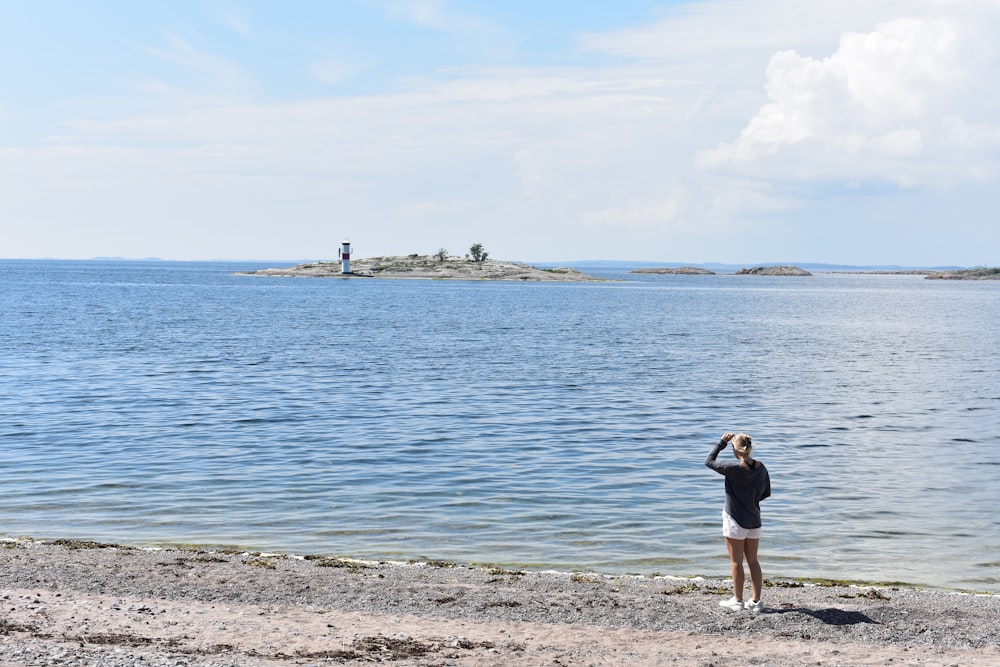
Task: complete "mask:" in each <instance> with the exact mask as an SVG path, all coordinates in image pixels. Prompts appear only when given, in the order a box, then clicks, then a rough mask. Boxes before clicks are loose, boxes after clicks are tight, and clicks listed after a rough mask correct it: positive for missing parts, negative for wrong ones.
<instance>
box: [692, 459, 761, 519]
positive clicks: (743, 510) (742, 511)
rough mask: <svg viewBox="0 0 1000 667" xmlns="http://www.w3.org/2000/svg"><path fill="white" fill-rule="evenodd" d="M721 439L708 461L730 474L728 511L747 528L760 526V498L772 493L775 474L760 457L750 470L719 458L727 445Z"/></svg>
mask: <svg viewBox="0 0 1000 667" xmlns="http://www.w3.org/2000/svg"><path fill="white" fill-rule="evenodd" d="M726 444H727V443H725V442H722V441H721V440H720V441H719V444H717V445H716V446H715V447H714V448H713V449H712V451H711V452H710V453H709V455H708V458H707V459H705V465H706V466H708V467H709V468H711V469H712V470H714V471H715V472H717V473H719V474H720V475H723V476H724V477H725V478H726V514H728V515H729V516H731V517H733V520H734V521H735V522H736V523H738V524H740V525H741V526H742V527H744V528H760V526H761V522H760V501H762V500H764V499H765V498H768V497H770V495H771V477H770V475H768V474H767V468H765V467H764V464H763V463H761V462H760V461H756V460H755V461H754V467H753V470H747V469H746V468H744V467H743V466H742V465H740V462H739V461H738V460H737V461H727V462H722V461H718V460H717V458H718V456H719V452H721V451H722V450H723V449H725V448H726Z"/></svg>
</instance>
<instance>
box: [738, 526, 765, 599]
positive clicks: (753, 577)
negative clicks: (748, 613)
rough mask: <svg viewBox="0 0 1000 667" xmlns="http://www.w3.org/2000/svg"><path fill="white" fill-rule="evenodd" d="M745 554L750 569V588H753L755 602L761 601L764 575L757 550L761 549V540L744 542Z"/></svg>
mask: <svg viewBox="0 0 1000 667" xmlns="http://www.w3.org/2000/svg"><path fill="white" fill-rule="evenodd" d="M744 542H745V544H744V546H743V554H744V555H745V556H746V559H747V567H748V568H750V586H751V587H752V588H753V599H754V602H759V601H760V594H761V591H762V590H763V589H764V574H763V573H762V572H761V569H760V561H759V560H757V550H758V549H759V548H760V540H759V539H758V540H751V539H749V538H748V539H746V540H744Z"/></svg>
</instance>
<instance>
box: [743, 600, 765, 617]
mask: <svg viewBox="0 0 1000 667" xmlns="http://www.w3.org/2000/svg"><path fill="white" fill-rule="evenodd" d="M746 608H747V609H749V610H750V613H751V614H759V613H760V612H762V611H764V601H763V600H757V601H756V602H754V601H753V600H751V601H750V602H747V603H746Z"/></svg>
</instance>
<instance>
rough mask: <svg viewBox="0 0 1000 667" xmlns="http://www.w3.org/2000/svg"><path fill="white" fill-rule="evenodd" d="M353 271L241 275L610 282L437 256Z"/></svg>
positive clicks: (373, 261)
mask: <svg viewBox="0 0 1000 667" xmlns="http://www.w3.org/2000/svg"><path fill="white" fill-rule="evenodd" d="M350 266H351V273H348V274H345V273H343V272H342V267H341V264H340V262H311V263H306V264H299V265H297V266H293V267H288V268H274V269H259V270H257V271H246V272H241V273H238V274H237V275H245V276H246V275H250V276H270V277H292V278H395V279H425V280H426V279H430V280H506V281H531V282H595V281H599V282H609V280H608V279H606V278H598V277H597V276H592V275H589V274H587V273H583V272H582V271H577V270H576V269H572V268H568V267H557V268H552V269H539V268H537V267H534V266H531V265H529V264H521V263H519V262H505V261H500V260H495V259H485V260H483V261H481V262H477V261H474V260H471V259H462V258H460V257H446V258H440V257H438V256H436V255H409V256H406V257H367V258H363V259H357V260H352V261H351V265H350Z"/></svg>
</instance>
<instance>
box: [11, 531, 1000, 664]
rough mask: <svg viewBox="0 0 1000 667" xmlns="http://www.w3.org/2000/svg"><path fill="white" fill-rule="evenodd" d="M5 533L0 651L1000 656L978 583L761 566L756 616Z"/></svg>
mask: <svg viewBox="0 0 1000 667" xmlns="http://www.w3.org/2000/svg"><path fill="white" fill-rule="evenodd" d="M3 546H4V547H5V548H2V549H0V601H2V602H3V607H2V609H3V613H2V614H0V665H111V666H116V667H126V666H127V667H133V666H138V665H146V666H166V665H170V666H172V667H174V666H178V665H191V666H193V665H199V666H206V667H207V666H210V665H211V666H223V665H368V664H372V663H378V664H387V665H413V666H431V665H435V666H437V665H448V666H453V665H454V666H468V667H476V666H483V665H581V666H583V665H663V664H679V665H774V666H790V665H883V664H899V665H910V664H915V665H963V666H967V665H996V664H1000V620H998V619H1000V596H996V595H988V594H975V593H957V592H951V591H942V590H920V589H915V588H909V587H904V586H893V585H881V586H859V585H847V584H833V583H824V582H802V581H791V580H785V581H768V582H767V583H768V585H767V588H766V591H765V602H766V605H767V606H766V608H765V610H764V611H763V612H762V613H760V614H751V613H749V612H746V611H744V612H729V611H726V610H724V609H723V608H721V607H719V604H718V603H719V602H720V601H721V600H724V599H725V598H726V596H727V595H728V594H729V588H728V583H727V582H726V581H725V580H722V579H720V580H710V579H702V578H695V579H679V578H671V577H661V576H648V577H638V576H613V577H612V576H603V575H599V574H595V573H584V572H577V573H561V572H525V571H519V570H510V569H506V568H501V567H489V566H476V567H472V566H462V565H455V564H451V563H443V562H417V563H391V562H368V561H357V560H351V559H343V558H334V557H325V556H289V555H283V554H280V555H279V554H262V553H252V552H235V551H226V552H218V551H201V550H184V549H140V548H134V547H128V546H116V545H109V544H99V543H94V542H82V541H72V540H57V541H50V542H45V541H39V540H30V539H9V540H7V541H5V542H4V543H3ZM765 565H766V564H765ZM765 576H766V570H765Z"/></svg>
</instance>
